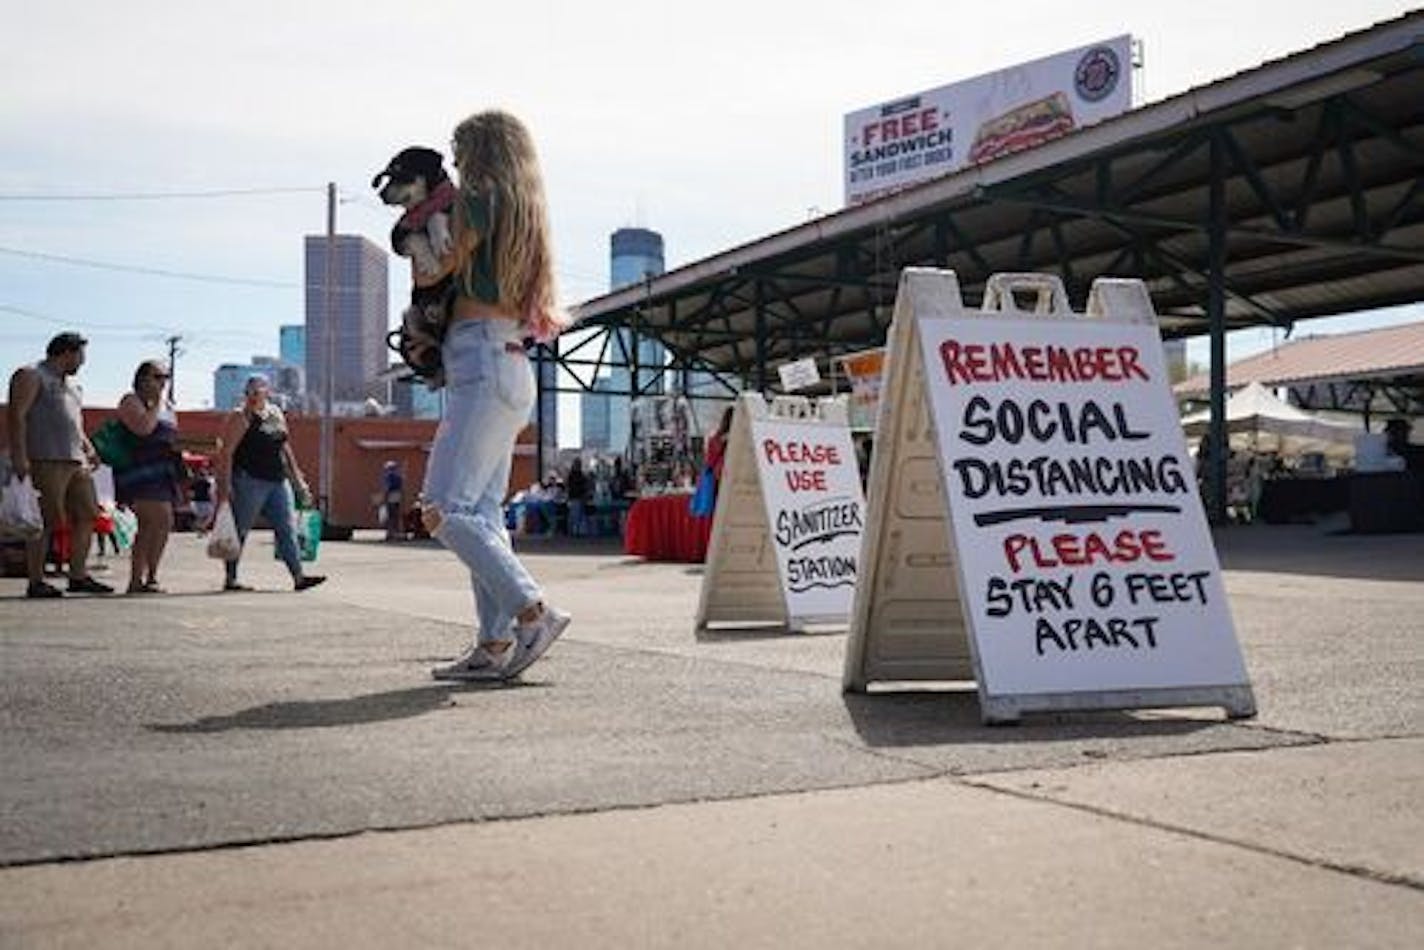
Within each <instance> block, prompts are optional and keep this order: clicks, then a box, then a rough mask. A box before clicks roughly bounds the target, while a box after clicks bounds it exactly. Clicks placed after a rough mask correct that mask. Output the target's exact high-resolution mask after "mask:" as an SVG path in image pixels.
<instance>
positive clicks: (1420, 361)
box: [1173, 321, 1424, 415]
mask: <svg viewBox="0 0 1424 950" xmlns="http://www.w3.org/2000/svg"><path fill="white" fill-rule="evenodd" d="M1253 382H1256V383H1260V384H1261V385H1263V386H1268V387H1273V388H1279V387H1289V388H1290V389H1291V391H1292V394H1293V395H1294V396H1295V399H1296V402H1297V403H1299V404H1300V405H1302V406H1305V407H1306V408H1308V409H1354V410H1360V409H1364V408H1367V407H1368V408H1374V409H1386V410H1389V411H1394V412H1402V413H1405V414H1408V415H1415V414H1419V413H1421V412H1424V321H1420V322H1418V323H1406V324H1403V325H1401V326H1397V327H1385V328H1383V329H1379V330H1360V331H1358V332H1355V333H1339V334H1332V335H1330V336H1308V337H1304V338H1302V339H1298V340H1291V341H1289V342H1287V343H1284V344H1282V345H1280V346H1278V347H1275V348H1273V349H1270V350H1267V351H1265V352H1263V353H1258V354H1256V355H1255V356H1250V357H1247V358H1246V359H1242V360H1237V361H1236V362H1235V363H1232V364H1231V365H1230V366H1228V367H1227V368H1226V386H1227V388H1229V389H1236V388H1238V387H1240V386H1245V385H1248V384H1250V383H1253ZM1209 390H1210V382H1209V380H1208V378H1207V376H1206V375H1205V374H1202V375H1199V376H1194V377H1192V378H1190V379H1187V380H1183V381H1182V382H1181V383H1178V384H1177V385H1176V386H1175V387H1173V391H1174V392H1176V393H1177V395H1178V396H1186V397H1198V398H1204V397H1205V395H1206V394H1207V393H1208V392H1209ZM1376 397H1381V401H1379V402H1376Z"/></svg>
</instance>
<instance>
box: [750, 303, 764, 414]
mask: <svg viewBox="0 0 1424 950" xmlns="http://www.w3.org/2000/svg"><path fill="white" fill-rule="evenodd" d="M752 297H753V300H754V306H755V307H756V386H757V392H759V393H761V394H762V395H763V396H765V395H766V388H767V382H766V343H767V341H766V334H767V323H766V299H765V298H766V295H765V291H763V290H762V283H761V281H757V282H756V283H755V284H754V285H753V287H752Z"/></svg>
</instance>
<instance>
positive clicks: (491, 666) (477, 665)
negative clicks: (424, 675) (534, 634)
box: [430, 641, 519, 683]
mask: <svg viewBox="0 0 1424 950" xmlns="http://www.w3.org/2000/svg"><path fill="white" fill-rule="evenodd" d="M518 652H519V643H518V642H517V641H516V642H515V643H514V644H512V645H510V646H508V647H506V648H505V649H504V650H502V651H501V652H499V653H494V652H492V651H490V650H486V649H485V648H484V647H483V646H473V647H470V649H468V650H466V651H465V653H464V654H463V655H462V656H461V657H460V658H459V659H458V660H456V661H455V662H454V663H450V664H448V665H446V666H437V667H435V669H433V670H431V671H430V675H431V677H432V678H434V679H437V680H453V681H455V682H460V683H469V682H476V681H480V680H502V679H505V678H506V677H508V676H510V675H512V674H510V673H508V672H506V670H507V669H508V668H509V665H510V663H511V661H512V660H513V659H514V655H515V654H516V653H518Z"/></svg>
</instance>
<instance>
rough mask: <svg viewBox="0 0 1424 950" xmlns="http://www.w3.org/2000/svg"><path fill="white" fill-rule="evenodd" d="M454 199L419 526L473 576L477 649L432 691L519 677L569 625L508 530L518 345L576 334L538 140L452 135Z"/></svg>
mask: <svg viewBox="0 0 1424 950" xmlns="http://www.w3.org/2000/svg"><path fill="white" fill-rule="evenodd" d="M452 148H453V150H454V153H455V167H456V168H457V169H458V170H459V179H460V200H459V201H458V202H457V204H456V210H455V214H454V215H453V222H452V224H453V227H452V236H453V239H454V245H455V249H454V251H453V252H452V255H451V257H450V258H449V259H447V268H448V269H449V270H450V271H451V272H452V273H453V276H454V280H455V286H456V296H455V300H454V304H453V307H452V309H451V313H450V323H449V326H448V328H447V330H446V334H445V339H444V342H443V343H442V344H441V359H442V361H443V363H444V367H445V378H446V385H447V391H448V395H447V401H446V409H445V416H444V418H443V419H441V421H440V427H439V429H437V431H436V433H435V444H434V446H433V448H432V450H431V454H430V464H429V466H428V467H427V469H426V474H425V485H424V490H423V499H424V502H423V507H422V520H423V521H424V523H425V527H426V529H427V530H428V531H429V532H430V533H431V535H433V536H434V537H435V538H437V539H438V540H439V541H440V543H441V544H443V545H445V547H447V548H449V549H450V550H451V551H453V552H454V553H455V555H456V556H457V557H459V558H460V560H461V561H462V562H463V563H464V564H465V565H466V566H467V567H468V568H469V569H470V578H471V585H472V587H473V589H474V598H475V611H476V614H477V619H478V622H479V627H478V630H477V632H476V634H475V637H474V642H473V643H472V644H471V646H470V648H469V649H468V650H467V651H466V652H465V653H464V654H463V655H462V656H460V657H459V658H458V659H457V660H455V662H453V663H451V664H449V665H447V666H441V667H437V668H436V669H434V670H432V671H431V675H432V676H434V677H435V678H436V679H438V680H460V681H469V680H502V679H508V678H510V677H513V676H517V675H519V674H520V673H522V672H523V671H524V670H525V669H527V668H528V667H529V666H530V664H532V663H533V662H534V661H535V660H537V659H539V657H541V656H543V655H544V652H545V651H547V650H548V649H549V647H550V646H551V645H552V644H553V642H554V641H555V640H556V639H558V637H559V635H560V634H562V633H563V632H564V629H565V628H566V627H567V626H568V624H569V620H570V617H569V615H568V614H567V613H565V612H563V611H561V610H558V609H557V608H555V607H552V606H550V605H549V604H547V603H545V600H544V594H543V591H542V590H541V588H540V587H539V584H538V583H537V582H536V581H535V580H534V578H533V577H532V576H531V575H530V573H529V571H528V570H527V569H526V568H525V567H524V565H523V564H522V563H521V562H520V560H519V558H518V557H517V556H515V553H514V549H513V547H511V545H510V542H509V533H508V532H507V531H506V529H505V525H504V511H503V504H504V496H505V492H506V490H507V488H508V485H509V474H510V462H511V459H512V457H513V454H514V442H515V439H516V438H517V437H518V435H519V432H520V430H522V429H523V428H524V426H525V425H526V424H527V423H528V422H529V414H530V410H532V409H533V407H534V396H535V390H534V374H533V370H532V369H531V367H530V365H529V358H528V356H527V355H526V353H525V350H524V344H523V340H524V339H525V338H526V337H534V338H535V339H538V340H548V339H552V338H553V337H554V336H555V335H557V334H558V333H559V332H560V331H561V330H563V329H564V327H565V326H566V325H567V323H568V317H567V315H566V314H565V313H564V312H563V311H561V310H560V309H559V307H558V305H557V303H556V301H555V294H554V273H553V258H552V254H551V240H550V236H549V223H548V214H547V209H546V206H545V202H544V186H543V181H542V179H541V176H540V173H539V164H538V159H537V157H536V155H535V151H534V143H533V140H532V139H531V138H530V136H529V132H528V130H527V129H525V127H524V125H523V124H522V123H521V122H520V121H519V120H518V119H516V118H514V116H512V115H509V114H508V113H505V112H500V111H490V112H480V113H477V114H475V115H472V116H470V117H469V118H468V119H466V120H465V121H463V122H461V123H460V124H459V125H458V126H456V128H455V133H454V141H453V143H452Z"/></svg>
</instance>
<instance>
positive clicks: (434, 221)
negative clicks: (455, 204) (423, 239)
mask: <svg viewBox="0 0 1424 950" xmlns="http://www.w3.org/2000/svg"><path fill="white" fill-rule="evenodd" d="M425 233H426V236H427V237H429V238H430V251H431V253H433V254H434V255H435V256H436V257H444V256H445V255H447V254H449V253H450V250H451V249H452V248H453V247H454V246H455V242H454V241H453V240H452V239H451V237H450V216H449V215H448V214H446V213H445V212H443V211H437V212H435V213H434V214H432V215H431V216H430V220H429V221H428V222H426V224H425Z"/></svg>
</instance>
